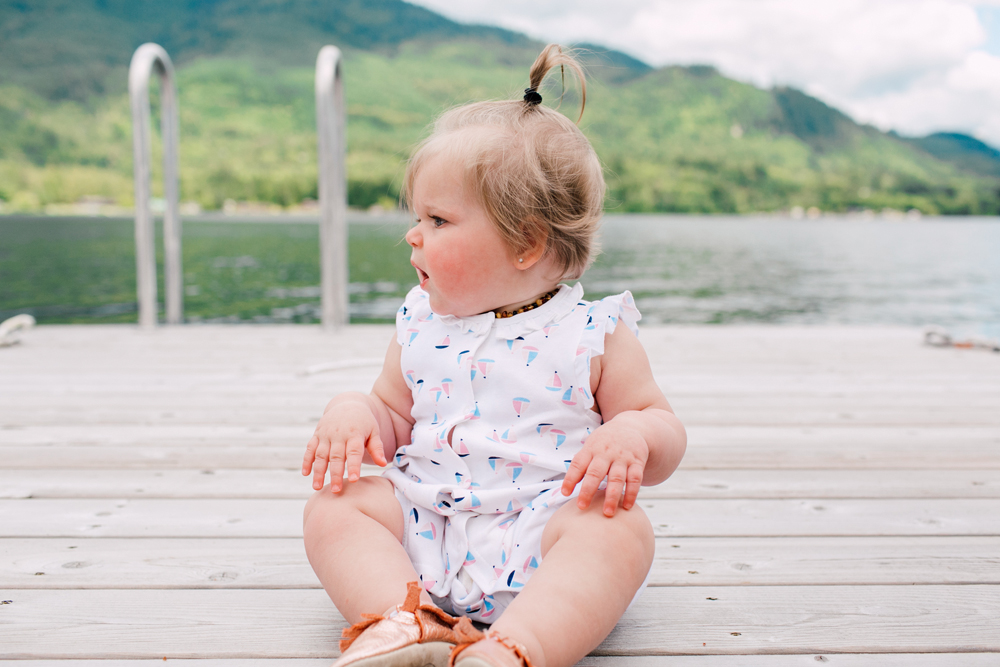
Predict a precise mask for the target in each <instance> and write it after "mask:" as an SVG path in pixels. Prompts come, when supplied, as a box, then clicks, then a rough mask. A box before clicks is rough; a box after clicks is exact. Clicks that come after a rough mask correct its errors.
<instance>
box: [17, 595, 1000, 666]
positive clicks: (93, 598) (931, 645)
mask: <svg viewBox="0 0 1000 667" xmlns="http://www.w3.org/2000/svg"><path fill="white" fill-rule="evenodd" d="M6 595H7V597H8V598H9V599H11V600H12V602H11V603H10V604H8V605H4V606H5V607H6V608H5V609H4V610H3V614H4V617H5V620H6V623H5V625H6V626H7V627H6V628H5V629H6V632H5V633H4V634H5V637H4V651H5V653H6V656H7V657H9V658H29V657H35V658H41V659H58V658H90V659H114V658H156V657H164V656H165V657H168V658H320V657H327V658H332V657H335V656H336V655H337V650H336V639H337V635H339V630H340V628H342V627H343V626H344V622H343V620H342V619H341V617H340V616H339V614H338V613H337V611H336V610H335V609H334V607H333V605H332V604H331V603H330V600H329V598H327V597H326V594H325V593H324V592H323V591H321V590H253V591H247V590H239V589H236V590H232V589H220V590H112V591H105V590H83V591H74V590H57V591H50V590H12V591H9V592H7V593H6ZM998 614H1000V597H998V596H997V595H996V587H994V586H981V585H966V586H767V587H753V586H746V587H678V588H650V589H648V590H647V591H646V592H645V594H644V595H643V596H642V597H641V598H640V599H639V601H638V602H637V603H636V605H635V606H634V607H633V608H632V610H631V611H629V612H628V614H626V616H625V618H624V619H623V622H622V623H620V624H619V625H618V627H617V628H616V629H615V631H614V632H613V633H612V634H611V635H610V636H609V637H608V638H607V639H606V640H605V641H604V643H603V644H602V645H601V646H600V647H598V649H597V650H596V651H595V654H596V655H643V654H645V655H692V654H695V655H697V654H745V653H827V652H857V653H868V652H876V653H911V652H912V653H919V652H936V653H942V652H944V653H951V652H959V651H990V650H993V649H994V648H995V647H996V646H997V645H998V643H1000V625H996V624H993V625H991V626H984V625H983V623H982V621H981V619H983V618H997V617H998Z"/></svg>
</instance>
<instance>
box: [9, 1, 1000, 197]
mask: <svg viewBox="0 0 1000 667" xmlns="http://www.w3.org/2000/svg"><path fill="white" fill-rule="evenodd" d="M145 41H156V42H158V43H160V44H162V45H164V46H165V47H166V48H167V49H168V51H169V52H170V53H171V56H172V58H173V59H174V61H175V64H176V65H177V69H178V81H177V83H178V90H179V98H180V108H181V119H180V127H181V148H180V150H181V178H182V183H181V193H182V198H183V199H184V200H188V201H196V202H198V203H199V204H200V205H201V206H202V207H203V208H206V209H215V208H218V207H220V206H221V205H222V203H223V202H224V201H225V200H226V199H234V200H238V201H240V200H246V201H260V202H270V203H274V204H276V205H280V206H286V207H287V206H292V205H295V204H297V203H299V202H301V201H302V200H303V199H306V198H315V197H316V148H315V111H314V100H313V64H314V61H315V55H316V53H317V52H318V50H319V48H320V46H322V45H323V44H326V43H333V44H337V45H338V46H340V47H341V48H342V49H343V50H344V51H345V58H346V63H345V67H344V75H345V86H346V95H347V101H348V114H349V124H348V141H349V146H348V172H349V200H350V203H351V205H353V206H359V207H365V206H368V205H370V204H373V203H377V202H382V203H387V204H391V203H392V201H394V199H395V197H396V196H397V193H398V184H399V177H400V174H401V169H402V161H403V160H404V159H405V157H406V156H407V154H408V152H409V150H410V148H411V147H412V146H413V144H414V143H416V142H417V141H418V140H419V139H420V137H421V136H423V134H424V133H425V131H426V127H427V125H428V124H429V123H430V121H431V120H432V119H433V118H434V116H435V115H436V114H437V113H439V112H440V111H441V110H443V109H445V108H447V107H449V106H451V105H453V104H457V103H462V102H465V101H468V100H476V99H485V98H502V97H511V96H513V95H516V94H518V92H519V91H520V89H522V88H523V87H524V85H525V79H526V76H527V67H528V66H529V65H530V63H531V61H532V59H533V57H534V55H535V54H537V52H538V50H539V48H540V46H541V45H540V44H539V43H537V42H533V41H531V40H529V39H528V38H526V37H523V36H520V35H517V34H514V33H510V32H507V31H504V30H500V29H495V28H487V27H476V26H465V25H460V24H456V23H453V22H451V21H448V20H447V19H444V18H443V17H440V16H438V15H436V14H433V13H432V12H429V11H427V10H424V9H421V8H418V7H414V6H411V5H407V4H405V3H402V2H398V1H395V0H380V1H378V2H360V0H336V1H326V2H323V1H320V0H247V1H244V2H236V1H231V0H216V1H203V2H195V1H188V2H172V3H171V2H162V3H154V2H150V1H147V0H141V1H139V0H132V1H126V0H79V1H76V2H74V1H73V0H32V1H31V2H28V1H27V0H23V1H13V0H0V200H3V202H4V204H3V209H2V210H4V211H10V210H41V209H43V208H44V207H45V206H46V205H49V204H55V203H60V202H74V201H78V200H80V199H81V198H84V197H93V196H99V197H104V198H108V199H111V200H114V201H116V202H118V203H119V204H121V205H126V206H127V205H130V204H131V196H132V161H131V123H130V119H129V112H128V100H127V96H126V94H125V81H126V74H127V66H128V60H129V58H130V57H131V54H132V51H133V50H134V49H135V47H136V46H138V45H139V44H141V43H142V42H145ZM591 48H592V50H593V53H591V55H589V56H588V57H587V61H588V67H589V69H590V73H591V76H592V82H591V89H590V91H589V93H590V94H589V95H588V105H587V111H586V113H585V115H584V120H583V122H582V126H583V128H584V130H585V132H586V133H587V134H588V136H589V137H590V138H591V139H592V141H593V142H594V145H595V147H596V149H597V151H598V153H599V155H600V156H601V158H602V160H603V161H604V163H605V165H606V172H607V178H608V183H609V187H610V193H609V201H608V207H609V208H610V209H613V210H617V211H692V212H750V211H762V210H777V209H783V208H788V207H791V206H803V207H809V206H818V207H820V208H822V209H824V210H833V211H844V210H849V209H852V208H871V209H876V210H878V209H881V208H884V207H892V208H896V209H909V208H917V209H920V210H922V211H924V212H927V213H959V214H971V213H979V214H996V213H1000V177H998V171H997V170H996V166H997V162H996V159H995V156H994V157H991V156H990V154H989V153H988V151H987V152H986V153H984V152H983V150H982V149H981V148H979V147H978V146H975V145H972V144H968V142H966V143H962V142H961V141H955V140H951V141H949V142H945V144H946V146H945V147H944V148H942V145H943V144H942V143H941V142H937V143H934V142H932V141H931V142H930V143H926V142H925V143H921V141H919V140H907V139H903V138H900V137H897V136H895V135H892V134H885V133H882V132H879V131H877V130H875V129H873V128H870V127H866V126H860V125H858V124H856V123H854V122H853V121H852V120H851V119H850V118H848V117H847V116H845V115H843V114H841V113H840V112H838V111H836V110H835V109H832V108H830V107H828V106H826V105H824V104H823V103H821V102H819V101H817V100H815V99H814V98H811V97H808V96H807V95H804V94H803V93H801V92H798V91H796V90H793V89H785V88H779V89H774V90H769V91H765V90H760V89H757V88H754V87H752V86H749V85H746V84H742V83H739V82H736V81H733V80H731V79H727V78H725V77H723V76H721V75H719V74H718V73H717V72H716V71H715V70H714V69H712V68H710V67H687V68H682V67H667V68H661V69H653V68H650V67H648V66H647V65H645V64H644V63H641V62H639V61H637V60H635V59H632V58H629V57H628V56H625V55H624V54H619V53H614V52H603V50H601V49H600V48H599V47H591ZM557 96H558V82H557V81H556V82H554V87H553V88H550V89H549V90H548V91H547V92H546V100H547V102H548V101H551V100H555V98H556V97H557ZM576 102H577V99H576V97H575V96H574V95H573V94H572V93H570V94H569V95H567V97H566V99H565V101H564V103H563V108H564V109H566V110H567V113H569V114H574V113H575V108H576ZM154 104H155V102H154ZM949 136H951V135H949ZM931 139H932V138H927V140H928V141H930V140H931ZM973 141H974V140H973ZM986 148H987V149H989V147H986ZM990 150H991V149H990ZM155 187H156V185H155V180H154V188H155Z"/></svg>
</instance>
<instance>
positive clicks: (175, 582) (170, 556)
mask: <svg viewBox="0 0 1000 667" xmlns="http://www.w3.org/2000/svg"><path fill="white" fill-rule="evenodd" d="M977 583H978V584H983V583H988V584H1000V537H998V536H986V537H933V536H932V537H884V536H877V537H822V538H816V537H805V538H802V537H710V538H697V537H669V538H658V540H657V547H656V558H655V560H654V562H653V570H652V573H651V574H650V585H652V586H788V585H799V586H806V585H824V586H829V585H852V586H863V585H912V584H977ZM15 588H50V589H52V588H55V589H58V588H71V589H76V588H133V589H142V588H245V589H249V588H319V581H318V580H317V579H316V576H315V575H314V574H313V572H312V569H311V568H310V567H309V564H308V562H306V558H305V549H304V547H303V545H302V540H300V539H298V538H294V537H290V538H218V537H215V538H134V537H133V538H100V539H91V538H86V539H80V538H58V537H41V538H3V539H0V589H15Z"/></svg>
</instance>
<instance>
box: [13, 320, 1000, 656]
mask: <svg viewBox="0 0 1000 667" xmlns="http://www.w3.org/2000/svg"><path fill="white" fill-rule="evenodd" d="M390 336H391V328H389V327H384V326H353V327H350V328H349V329H347V330H345V331H344V332H342V333H340V334H324V333H322V332H321V331H320V330H319V328H318V327H312V326H203V327H199V326H185V327H175V328H160V329H158V330H155V331H141V330H138V329H136V328H134V327H131V326H47V327H39V328H37V329H34V330H31V331H29V332H27V333H26V334H25V335H24V342H23V344H21V345H19V346H16V347H12V348H6V349H0V603H2V604H0V659H4V660H6V661H10V662H9V663H7V664H9V665H10V667H29V666H30V667H81V666H82V665H91V666H93V667H133V666H139V665H143V666H151V665H154V664H157V665H159V664H163V661H164V660H166V661H168V662H169V663H183V664H184V665H191V667H230V666H232V667H235V666H236V665H251V666H256V667H278V666H279V665H295V666H301V667H313V666H316V667H319V666H321V665H324V666H325V665H328V664H329V663H330V662H331V661H332V659H333V658H335V657H336V656H337V649H336V644H337V638H338V636H339V634H340V629H341V628H342V627H343V621H342V619H341V618H340V616H339V615H338V614H337V612H336V610H335V609H334V607H333V605H332V604H331V603H330V600H329V599H328V598H327V597H326V595H325V593H324V592H323V590H322V589H320V588H319V584H318V582H317V580H316V578H315V577H314V576H313V573H312V571H311V570H310V568H309V565H308V563H307V562H306V558H305V553H304V551H303V547H302V540H301V529H302V527H301V511H302V506H303V503H304V501H305V499H306V498H307V497H308V495H309V494H310V484H309V480H308V479H306V478H303V477H301V476H300V475H299V473H298V467H299V463H300V460H301V456H302V449H303V446H304V444H305V442H306V440H307V439H308V437H309V435H310V434H311V432H312V429H313V425H314V423H315V421H316V420H317V418H318V417H319V415H320V413H321V411H322V408H323V406H324V405H325V403H326V401H327V400H328V398H329V397H330V396H331V395H333V394H334V393H336V392H339V391H343V390H347V389H360V390H365V391H366V390H367V389H368V388H369V386H370V384H371V381H372V379H373V378H374V376H375V374H376V371H377V365H378V363H379V360H380V358H381V356H382V354H383V351H384V349H385V346H386V344H387V342H388V340H389V337H390ZM921 339H922V336H921V332H920V331H918V330H914V329H905V328H870V327H868V328H846V327H839V328H806V327H769V326H755V327H647V328H644V329H643V330H642V340H643V341H644V343H645V344H646V347H647V350H648V351H649V353H650V357H651V359H652V362H653V368H654V371H655V373H656V376H657V378H658V381H659V382H660V384H661V386H662V387H663V389H664V391H665V392H666V394H667V396H668V398H669V399H670V400H671V402H672V403H673V405H674V408H675V410H676V411H677V413H678V414H679V415H680V416H681V418H682V419H683V421H684V422H685V424H687V425H688V427H689V436H690V445H689V448H688V453H687V456H686V457H685V459H684V462H683V464H682V466H681V468H680V469H679V470H678V471H677V473H676V474H675V475H674V476H673V477H672V478H671V479H670V480H668V481H667V482H666V483H664V484H662V485H660V486H659V487H654V488H649V489H646V490H645V491H644V493H643V495H642V496H641V499H642V501H641V503H642V506H643V507H644V508H645V509H646V511H647V512H648V513H649V515H650V517H651V518H652V521H653V524H654V526H655V528H656V532H657V536H658V537H657V550H656V561H655V565H654V569H653V573H652V580H651V585H650V588H649V589H648V590H647V591H646V593H645V594H644V595H643V597H642V598H641V600H640V602H639V603H638V604H637V606H636V607H635V608H633V609H632V610H631V611H630V612H629V613H628V614H627V615H626V617H625V618H624V619H623V620H622V621H621V623H620V624H619V626H618V628H617V629H616V630H615V631H614V633H613V634H612V635H611V636H610V637H609V638H608V639H607V640H606V641H605V642H604V643H603V644H602V645H601V646H600V647H599V648H598V650H597V651H596V652H595V653H594V655H593V656H591V657H589V658H587V659H585V660H584V661H583V662H582V663H581V664H584V665H594V666H604V667H608V666H610V665H623V666H625V667H651V666H653V665H657V666H659V665H667V666H679V667H735V666H737V665H739V666H744V665H746V666H750V667H758V666H760V667H762V666H764V665H767V666H768V667H772V666H773V667H791V666H795V665H802V666H804V665H816V664H822V663H828V664H831V665H845V666H855V665H880V666H882V665H885V666H889V667H894V666H902V665H907V666H916V667H921V666H927V665H963V666H964V665H968V666H973V667H986V666H987V665H989V666H996V665H1000V355H998V354H993V353H990V352H985V351H980V350H957V349H936V348H929V347H924V346H922V344H921ZM321 364H326V366H327V370H325V371H323V372H313V373H307V370H308V369H310V368H311V367H315V366H317V365H321ZM314 370H315V368H314ZM958 654H961V655H958ZM625 656H628V657H625Z"/></svg>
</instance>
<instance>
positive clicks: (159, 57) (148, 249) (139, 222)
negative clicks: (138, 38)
mask: <svg viewBox="0 0 1000 667" xmlns="http://www.w3.org/2000/svg"><path fill="white" fill-rule="evenodd" d="M154 70H155V71H156V74H157V75H158V76H159V77H160V131H161V134H162V137H163V195H164V199H166V203H167V207H166V211H165V212H164V216H163V256H164V285H165V291H166V314H167V323H168V324H179V323H181V322H183V320H184V295H183V291H182V284H183V280H182V278H183V276H182V273H181V218H180V213H179V206H178V186H177V144H178V134H179V132H178V122H177V91H176V89H175V87H174V65H173V63H172V62H171V61H170V56H168V55H167V52H166V51H165V50H164V49H163V47H161V46H159V45H158V44H153V43H151V42H149V43H146V44H143V45H142V46H140V47H139V48H138V49H136V50H135V53H134V54H133V55H132V62H131V64H130V65H129V70H128V91H129V101H130V103H131V107H132V149H133V160H134V165H133V171H134V175H135V260H136V292H137V296H138V300H139V325H140V326H142V327H147V328H148V327H155V326H156V319H157V302H156V241H155V239H154V234H153V214H152V211H151V209H150V185H149V181H150V171H151V168H150V135H151V128H150V115H151V114H150V109H149V78H150V76H151V75H152V73H153V71H154Z"/></svg>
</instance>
